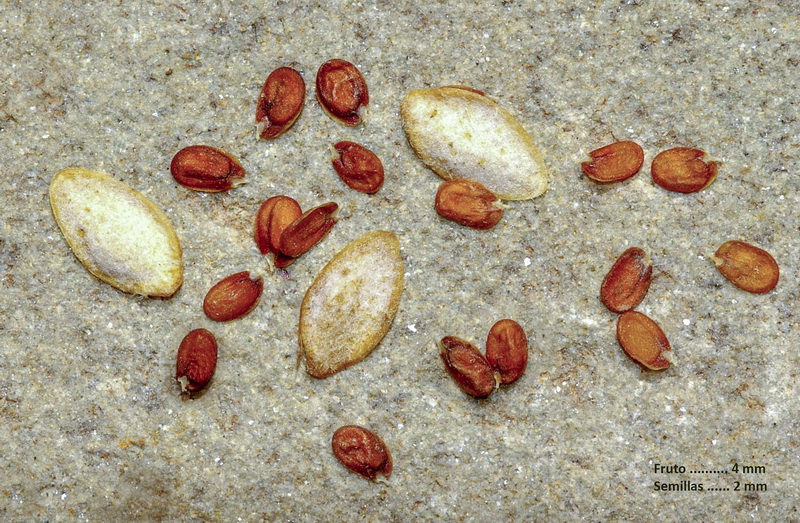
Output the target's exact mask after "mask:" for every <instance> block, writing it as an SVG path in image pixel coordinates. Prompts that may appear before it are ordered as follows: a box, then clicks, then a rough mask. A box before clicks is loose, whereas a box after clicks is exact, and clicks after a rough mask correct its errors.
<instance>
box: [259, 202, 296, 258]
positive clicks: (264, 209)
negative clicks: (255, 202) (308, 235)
mask: <svg viewBox="0 0 800 523" xmlns="http://www.w3.org/2000/svg"><path fill="white" fill-rule="evenodd" d="M302 215H303V211H302V210H301V209H300V204H299V203H297V201H295V200H294V198H290V197H289V196H273V197H271V198H268V199H267V201H265V202H264V203H262V204H261V207H259V209H258V212H257V213H256V223H255V231H254V237H255V241H256V245H257V246H258V250H259V251H261V254H268V253H270V252H272V253H275V252H278V242H279V241H280V238H281V235H282V234H283V231H284V230H286V227H288V226H289V224H291V223H292V222H293V221H295V220H296V219H297V218H299V217H300V216H302Z"/></svg>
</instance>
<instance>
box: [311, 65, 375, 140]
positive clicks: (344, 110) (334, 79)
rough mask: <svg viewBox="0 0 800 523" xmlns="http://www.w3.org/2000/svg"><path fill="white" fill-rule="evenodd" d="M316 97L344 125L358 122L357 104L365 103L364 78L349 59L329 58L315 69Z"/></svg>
mask: <svg viewBox="0 0 800 523" xmlns="http://www.w3.org/2000/svg"><path fill="white" fill-rule="evenodd" d="M317 99H318V100H319V103H320V105H321V106H322V108H323V109H325V111H326V112H327V113H328V114H329V115H331V117H333V118H334V119H336V120H339V121H340V122H342V123H344V124H347V125H358V124H359V123H361V114H360V110H361V108H362V107H366V106H367V105H369V92H368V90H367V82H366V81H365V80H364V77H363V76H362V75H361V72H360V71H359V70H358V68H357V67H356V66H355V65H353V64H351V63H350V62H348V61H345V60H340V59H333V60H329V61H327V62H325V63H324V64H322V66H320V68H319V70H318V71H317Z"/></svg>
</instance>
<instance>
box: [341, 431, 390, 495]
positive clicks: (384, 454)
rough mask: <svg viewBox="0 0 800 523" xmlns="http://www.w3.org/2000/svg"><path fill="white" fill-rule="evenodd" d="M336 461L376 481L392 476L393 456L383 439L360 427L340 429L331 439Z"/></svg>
mask: <svg viewBox="0 0 800 523" xmlns="http://www.w3.org/2000/svg"><path fill="white" fill-rule="evenodd" d="M331 448H332V449H333V455H334V456H336V459H338V460H339V462H340V463H341V464H342V465H344V466H345V468H347V469H348V470H350V471H352V472H355V473H356V474H360V475H361V476H364V477H365V478H367V479H369V480H372V481H375V480H376V479H377V477H378V474H380V475H382V476H383V477H385V478H388V477H389V476H390V475H391V474H392V455H391V454H390V453H389V449H388V447H387V446H386V444H385V443H384V442H383V440H382V439H381V438H379V437H378V435H377V434H375V433H374V432H372V431H370V430H367V429H365V428H364V427H359V426H358V425H345V426H344V427H339V428H338V429H336V432H334V433H333V437H332V438H331Z"/></svg>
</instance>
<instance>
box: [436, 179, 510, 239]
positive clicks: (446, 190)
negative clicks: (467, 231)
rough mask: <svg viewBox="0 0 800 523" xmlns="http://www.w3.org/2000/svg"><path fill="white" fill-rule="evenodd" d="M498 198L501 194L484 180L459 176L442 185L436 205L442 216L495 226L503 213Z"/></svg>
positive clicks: (462, 222) (461, 222)
mask: <svg viewBox="0 0 800 523" xmlns="http://www.w3.org/2000/svg"><path fill="white" fill-rule="evenodd" d="M497 201H498V198H497V196H495V194H494V193H492V192H491V191H490V190H489V189H487V188H486V187H484V186H483V185H482V184H480V183H478V182H476V181H473V180H466V179H464V178H456V179H453V180H447V181H446V182H444V183H442V185H440V186H439V190H438V191H437V192H436V199H435V200H434V207H435V208H436V212H437V213H438V214H439V216H441V217H442V218H447V219H448V220H451V221H454V222H456V223H458V224H459V225H464V226H466V227H471V228H473V229H481V230H483V229H491V228H492V227H494V226H495V225H497V223H498V222H499V221H500V219H501V218H502V217H503V209H501V208H500V207H498V206H497Z"/></svg>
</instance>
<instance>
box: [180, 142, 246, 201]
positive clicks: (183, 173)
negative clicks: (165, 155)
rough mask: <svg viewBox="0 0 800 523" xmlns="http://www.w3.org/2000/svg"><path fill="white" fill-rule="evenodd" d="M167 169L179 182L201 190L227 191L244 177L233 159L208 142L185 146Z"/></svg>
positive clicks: (242, 169)
mask: <svg viewBox="0 0 800 523" xmlns="http://www.w3.org/2000/svg"><path fill="white" fill-rule="evenodd" d="M169 171H170V173H172V177H173V178H175V181H176V182H178V183H179V184H181V185H183V186H184V187H188V188H189V189H193V190H195V191H203V192H222V191H227V190H228V189H231V188H232V187H234V186H236V185H240V184H241V182H242V179H243V178H244V168H242V165H241V164H240V163H239V161H238V160H237V159H236V158H234V157H233V156H231V155H230V154H228V153H226V152H225V151H223V150H222V149H217V148H216V147H211V146H210V145H190V146H189V147H184V148H183V149H181V150H180V151H178V152H177V153H176V154H175V156H174V157H173V158H172V163H171V164H170V166H169Z"/></svg>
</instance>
